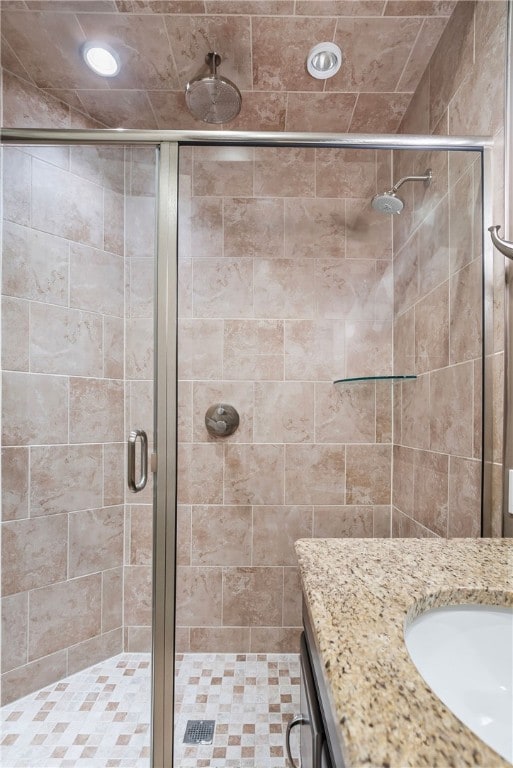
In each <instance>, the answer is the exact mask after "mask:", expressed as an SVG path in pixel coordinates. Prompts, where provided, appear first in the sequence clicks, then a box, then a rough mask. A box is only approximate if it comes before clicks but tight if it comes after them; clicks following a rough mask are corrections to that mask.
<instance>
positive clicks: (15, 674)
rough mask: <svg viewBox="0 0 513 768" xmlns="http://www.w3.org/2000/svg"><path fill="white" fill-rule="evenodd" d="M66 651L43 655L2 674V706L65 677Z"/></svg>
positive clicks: (66, 668)
mask: <svg viewBox="0 0 513 768" xmlns="http://www.w3.org/2000/svg"><path fill="white" fill-rule="evenodd" d="M67 658H68V657H67V653H66V651H57V652H56V653H52V654H49V655H48V656H44V657H43V658H41V659H36V660H35V661H33V662H31V663H29V664H24V665H23V666H21V667H17V668H16V669H12V670H10V671H9V672H6V673H5V674H4V675H2V699H1V703H2V706H3V705H5V704H10V703H11V702H12V701H16V699H21V698H22V697H23V696H26V695H27V694H29V693H32V692H33V691H34V690H38V689H39V688H44V687H45V686H46V685H50V684H51V683H55V682H57V681H58V680H62V678H63V677H66V674H67V671H68V666H67Z"/></svg>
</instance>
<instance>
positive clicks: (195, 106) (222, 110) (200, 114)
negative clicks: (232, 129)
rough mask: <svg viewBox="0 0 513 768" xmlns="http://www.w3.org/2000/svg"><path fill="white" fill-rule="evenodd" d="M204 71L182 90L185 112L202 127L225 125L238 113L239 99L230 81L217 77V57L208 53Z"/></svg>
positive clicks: (218, 56)
mask: <svg viewBox="0 0 513 768" xmlns="http://www.w3.org/2000/svg"><path fill="white" fill-rule="evenodd" d="M205 63H206V64H207V69H206V70H205V67H204V68H203V69H202V70H201V71H200V72H199V73H198V74H197V75H196V77H194V78H193V79H192V80H190V81H189V82H188V83H187V85H186V87H185V101H186V103H187V106H188V108H189V111H190V112H191V113H192V114H193V115H194V117H197V118H198V120H202V121H203V122H204V123H228V122H230V120H233V119H234V118H235V117H237V115H238V114H239V112H240V108H241V105H242V96H241V93H240V91H239V89H238V88H237V86H236V85H235V83H232V81H231V80H228V78H227V77H221V75H218V74H217V67H218V66H219V65H220V63H221V56H220V55H219V54H218V53H216V52H215V51H212V52H211V53H207V55H206V57H205Z"/></svg>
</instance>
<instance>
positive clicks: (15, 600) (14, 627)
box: [1, 592, 28, 674]
mask: <svg viewBox="0 0 513 768" xmlns="http://www.w3.org/2000/svg"><path fill="white" fill-rule="evenodd" d="M1 603H2V674H3V673H4V672H8V671H9V670H10V669H15V668H16V667H21V666H22V665H23V664H25V663H26V661H27V615H28V593H27V592H18V593H17V594H14V595H4V596H2V600H1Z"/></svg>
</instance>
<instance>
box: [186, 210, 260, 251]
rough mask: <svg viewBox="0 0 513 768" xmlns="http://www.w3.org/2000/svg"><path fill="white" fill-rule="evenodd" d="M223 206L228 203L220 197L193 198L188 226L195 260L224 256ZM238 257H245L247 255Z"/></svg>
mask: <svg viewBox="0 0 513 768" xmlns="http://www.w3.org/2000/svg"><path fill="white" fill-rule="evenodd" d="M223 205H226V203H225V202H224V201H223V199H222V198H220V197H193V198H192V200H191V211H190V221H189V222H188V226H189V228H190V241H191V246H190V247H191V256H192V257H193V258H194V259H196V258H198V257H203V258H206V257H214V258H220V257H221V256H223ZM185 255H186V252H184V251H182V249H181V250H180V256H182V257H183V256H185ZM227 255H228V254H227ZM234 255H235V254H234ZM236 255H241V256H245V255H246V254H244V253H241V254H236ZM248 255H249V254H248Z"/></svg>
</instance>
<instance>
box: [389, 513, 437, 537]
mask: <svg viewBox="0 0 513 768" xmlns="http://www.w3.org/2000/svg"><path fill="white" fill-rule="evenodd" d="M392 538H393V539H434V538H436V535H435V534H434V533H433V531H430V530H429V528H424V526H423V525H421V524H420V523H417V522H416V520H413V518H411V517H408V515H404V514H403V513H402V512H400V511H399V510H398V509H395V507H394V508H393V509H392Z"/></svg>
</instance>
